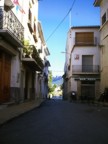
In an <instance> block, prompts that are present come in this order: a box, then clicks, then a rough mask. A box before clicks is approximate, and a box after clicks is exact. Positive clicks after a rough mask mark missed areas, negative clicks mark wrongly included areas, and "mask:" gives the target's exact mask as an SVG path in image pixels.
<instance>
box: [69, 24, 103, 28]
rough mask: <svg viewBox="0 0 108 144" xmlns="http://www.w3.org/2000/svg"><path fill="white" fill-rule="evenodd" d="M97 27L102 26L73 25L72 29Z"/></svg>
mask: <svg viewBox="0 0 108 144" xmlns="http://www.w3.org/2000/svg"><path fill="white" fill-rule="evenodd" d="M88 28H89V29H90V28H91V29H93V28H94V29H95V28H97V29H99V28H100V26H99V25H96V26H73V27H71V29H88Z"/></svg>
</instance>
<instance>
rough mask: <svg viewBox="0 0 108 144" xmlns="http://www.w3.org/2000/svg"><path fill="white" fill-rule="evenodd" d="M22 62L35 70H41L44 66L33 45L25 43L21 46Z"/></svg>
mask: <svg viewBox="0 0 108 144" xmlns="http://www.w3.org/2000/svg"><path fill="white" fill-rule="evenodd" d="M22 62H23V63H24V64H26V65H28V66H29V67H30V68H31V69H33V70H35V71H42V70H43V67H44V64H43V61H42V59H41V58H40V56H39V54H38V52H37V50H36V47H35V46H34V45H27V46H25V47H24V48H23V58H22Z"/></svg>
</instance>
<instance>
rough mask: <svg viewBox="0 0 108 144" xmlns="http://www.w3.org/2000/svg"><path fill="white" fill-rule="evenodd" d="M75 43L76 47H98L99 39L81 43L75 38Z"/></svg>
mask: <svg viewBox="0 0 108 144" xmlns="http://www.w3.org/2000/svg"><path fill="white" fill-rule="evenodd" d="M73 42H74V46H96V45H97V38H96V37H94V40H93V41H87V40H86V41H81V40H78V41H77V40H76V38H74V40H73Z"/></svg>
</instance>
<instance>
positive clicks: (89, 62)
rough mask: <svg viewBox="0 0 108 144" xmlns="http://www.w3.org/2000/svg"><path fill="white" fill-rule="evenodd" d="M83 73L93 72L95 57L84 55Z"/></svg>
mask: <svg viewBox="0 0 108 144" xmlns="http://www.w3.org/2000/svg"><path fill="white" fill-rule="evenodd" d="M82 72H93V55H82Z"/></svg>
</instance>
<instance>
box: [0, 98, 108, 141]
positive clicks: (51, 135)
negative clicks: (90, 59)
mask: <svg viewBox="0 0 108 144" xmlns="http://www.w3.org/2000/svg"><path fill="white" fill-rule="evenodd" d="M0 144H108V107H97V106H94V105H92V104H91V105H88V104H83V103H73V102H68V101H63V100H47V101H45V102H44V103H43V104H42V105H41V106H40V107H39V108H36V109H34V110H32V111H30V112H28V113H26V114H24V115H22V116H20V117H18V118H16V119H14V120H12V121H11V122H9V123H7V124H5V125H3V126H2V127H0Z"/></svg>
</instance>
